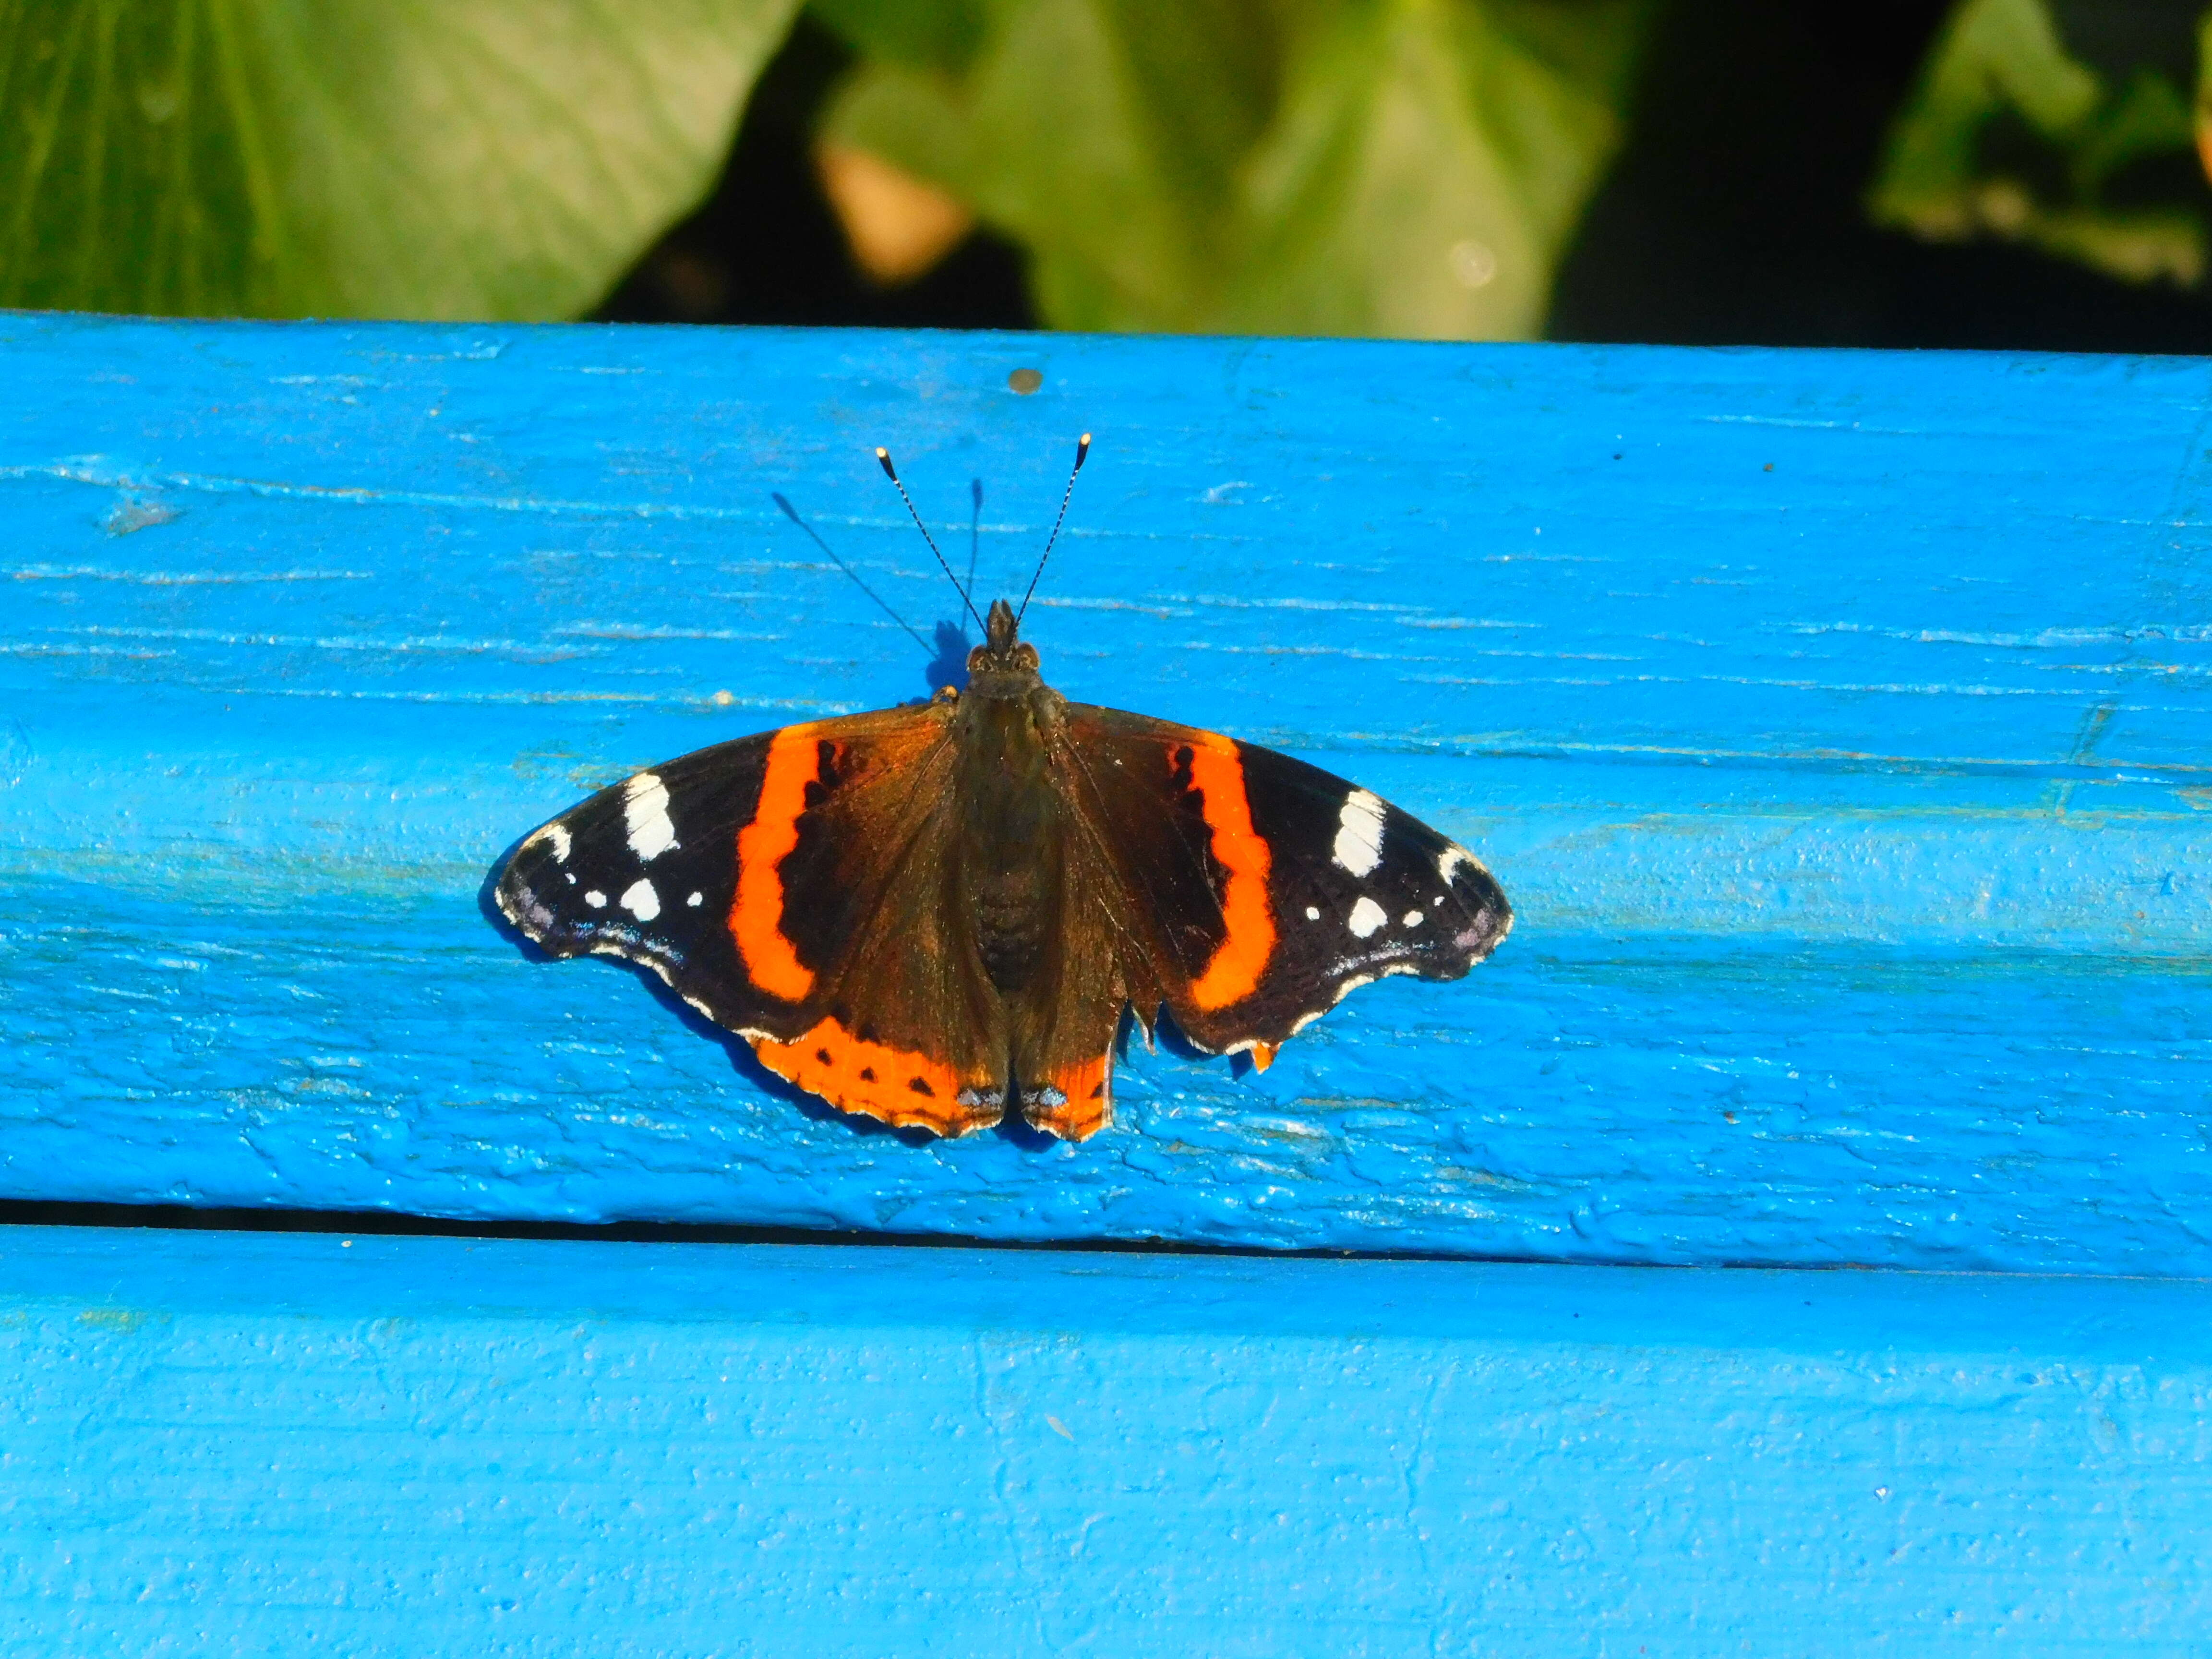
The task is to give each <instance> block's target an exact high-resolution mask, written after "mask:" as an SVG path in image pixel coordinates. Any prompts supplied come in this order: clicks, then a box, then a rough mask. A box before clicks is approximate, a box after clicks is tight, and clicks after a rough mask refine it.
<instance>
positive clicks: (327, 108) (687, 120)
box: [0, 0, 795, 318]
mask: <svg viewBox="0 0 2212 1659" xmlns="http://www.w3.org/2000/svg"><path fill="white" fill-rule="evenodd" d="M793 9H795V3H794V0H629V3H624V4H617V3H612V0H168V3H166V4H155V3H151V0H136V3H134V0H0V131H4V133H5V135H6V137H5V141H4V142H0V305H9V306H29V307H74V308H80V309H88V310H100V311H137V312H151V313H167V314H185V315H203V316H204V315H225V314H242V315H248V316H262V317H296V316H310V315H322V316H355V317H366V316H382V317H423V318H440V317H452V318H462V317H469V318H548V317H563V316H570V315H574V314H575V313H577V312H579V311H581V310H583V309H585V308H586V307H588V306H590V305H591V304H592V302H593V301H596V300H597V299H598V298H599V296H600V295H602V294H603V293H605V290H606V289H608V288H609V287H610V286H611V284H612V283H613V282H614V281H615V279H616V278H617V276H620V275H621V273H622V271H623V270H624V269H625V268H626V267H627V266H628V265H629V264H630V263H631V262H632V261H634V260H635V258H637V256H638V253H639V252H640V251H641V249H642V248H643V247H644V246H646V245H647V242H648V241H649V240H650V239H651V238H652V237H653V235H654V234H657V233H658V232H659V230H661V229H662V228H665V226H666V225H667V224H668V223H669V222H671V221H672V220H673V219H674V218H676V217H677V216H679V215H680V214H682V213H683V212H684V210H686V209H688V208H689V207H690V206H691V205H692V204H694V203H695V202H696V201H697V199H698V198H699V197H700V196H701V195H702V194H703V193H704V191H706V190H707V188H708V185H710V184H711V182H712V180H713V178H714V173H715V170H716V167H718V165H719V163H720V161H721V159H722V157H723V155H724V154H725V152H726V149H727V148H728V144H729V142H730V138H731V135H732V132H733V131H734V130H735V126H736V123H737V118H738V112H739V111H740V110H741V108H742V106H743V103H744V96H745V94H746V93H747V91H748V90H749V89H750V87H751V84H752V82H753V79H754V77H755V76H756V75H757V74H758V72H759V70H760V69H761V66H762V65H763V63H764V62H765V61H766V59H767V58H768V55H769V52H772V51H773V50H774V49H775V46H776V45H777V43H778V42H779V41H780V40H781V38H782V36H783V33H784V31H785V29H786V27H787V25H788V23H789V21H790V17H791V14H792V12H793Z"/></svg>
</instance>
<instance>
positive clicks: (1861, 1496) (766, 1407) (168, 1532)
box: [0, 1228, 2212, 1659]
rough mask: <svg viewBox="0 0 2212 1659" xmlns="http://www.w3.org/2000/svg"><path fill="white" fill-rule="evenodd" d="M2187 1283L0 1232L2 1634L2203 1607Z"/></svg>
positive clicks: (1987, 1633)
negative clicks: (6, 1542)
mask: <svg viewBox="0 0 2212 1659" xmlns="http://www.w3.org/2000/svg"><path fill="white" fill-rule="evenodd" d="M2208 1333H2212V1286H2207V1285H2203V1284H2202V1283H2191V1282H2163V1283H2162V1282H2160V1281H2156V1280H2141V1279H2138V1280H2101V1281H2100V1280H2093V1279H2079V1278H2076V1279H2037V1278H2033V1277H2030V1276H2025V1275H2023V1276H2016V1277H2006V1276H1999V1275H1987V1274H1984V1275H1945V1274H1932V1275H1922V1274H1901V1273H1803V1272H1735V1273H1724V1272H1711V1271H1699V1270H1694V1269H1692V1270H1680V1271H1670V1270H1658V1271H1652V1272H1644V1273H1628V1272H1623V1271H1620V1270H1619V1269H1606V1268H1593V1267H1549V1266H1528V1265H1500V1264H1482V1263H1470V1262H1382V1261H1255V1260H1249V1259H1247V1260H1241V1261H1226V1260H1211V1261H1209V1260H1192V1259H1188V1258H1185V1259H1180V1260H1177V1259H1166V1258H1160V1257H1133V1256H1110V1255H1087V1256H1086V1255H1079V1254H1074V1253H1063V1252H1056V1251H1052V1252H1044V1251H1040V1252H1018V1251H1001V1252H987V1253H978V1252H970V1251H967V1250H960V1249H821V1248H805V1247H796V1248H794V1247H783V1248H775V1247H745V1248H730V1247H714V1246H665V1245H650V1246H641V1245H605V1244H544V1243H534V1244H525V1243H496V1242H492V1241H473V1242H471V1241H463V1240H451V1239H395V1238H381V1239H380V1238H359V1239H356V1240H354V1241H352V1242H351V1243H350V1245H348V1244H347V1243H345V1242H344V1241H343V1240H342V1239H340V1238H337V1237H304V1236H293V1237H285V1236H283V1235H260V1236H240V1235H228V1236H226V1235H222V1234H180V1233H167V1234H161V1233H155V1234H148V1233H143V1232H132V1231H118V1230H106V1231H99V1232H92V1233H80V1232H72V1231H68V1230H61V1229H54V1230H46V1229H31V1228H11V1229H6V1230H0V1365H4V1366H5V1369H6V1375H7V1376H8V1377H9V1387H8V1388H7V1389H5V1390H4V1391H0V1444H4V1446H5V1449H6V1450H5V1458H6V1469H7V1482H6V1495H5V1502H4V1506H3V1508H0V1512H4V1515H5V1520H6V1528H7V1536H8V1538H9V1549H8V1550H7V1552H6V1566H5V1569H4V1571H0V1650H5V1651H7V1652H9V1653H11V1654H22V1655H25V1656H32V1655H37V1656H40V1659H44V1656H46V1655H50V1654H58V1653H94V1652H98V1653H132V1654H152V1655H162V1656H185V1655H195V1654H222V1655H228V1656H247V1655H264V1654H266V1655H270V1656H284V1659H290V1656H295V1655H299V1654H305V1653H316V1654H331V1655H354V1654H363V1655H366V1654H390V1653H441V1654H444V1653H453V1654H470V1655H481V1656H484V1659H498V1656H507V1655H513V1656H523V1655H528V1656H532V1659H545V1656H562V1655H578V1656H582V1655H591V1656H595V1659H623V1656H632V1655H635V1656H651V1659H681V1656H688V1655H707V1654H720V1655H756V1654H757V1655H783V1654H791V1653H802V1652H803V1653H806V1654H819V1655H822V1656H825V1659H836V1656H843V1655H855V1656H862V1655H865V1656H871V1659H876V1656H903V1655H924V1654H927V1655H933V1656H934V1655H951V1654H958V1655H965V1654H982V1653H991V1654H1005V1655H1007V1656H1010V1659H1015V1656H1025V1655H1031V1654H1036V1655H1046V1654H1050V1655H1060V1654H1067V1653H1099V1654H1114V1655H1128V1656H1148V1655H1155V1654H1158V1655H1166V1656H1174V1659H1182V1656H1186V1655H1189V1654H1194V1653H1220V1654H1231V1655H1240V1654H1250V1655H1315V1656H1330V1659H1336V1656H1352V1659H1358V1656H1383V1655H1393V1656H1395V1655H1407V1656H1414V1655H1419V1656H1429V1655H1433V1654H1439V1653H1443V1654H1468V1653H1477V1654H1485V1655H1498V1656H1522V1655H1526V1656H1531V1659H1553V1656H1556V1655H1559V1654H1597V1655H1633V1654H1637V1653H1639V1652H1641V1653H1644V1654H1646V1655H1650V1656H1660V1659H1692V1656H1695V1659H1704V1656H1707V1655H1711V1654H1716V1653H1736V1652H1749V1653H1754V1654H1792V1655H1802V1656H1808V1659H1820V1656H1837V1659H1857V1656H1861V1655H1864V1654H1868V1653H1887V1652H1896V1653H1910V1654H1914V1655H1924V1656H1961V1659H1963V1656H1970V1655H1972V1656H1979V1655H1984V1654H1987V1653H1990V1652H1992V1651H2002V1652H2005V1653H2008V1654H2015V1653H2016V1654H2024V1655H2053V1656H2056V1655H2080V1654H2087V1653H2096V1654H2100V1655H2102V1654H2117V1655H2146V1656H2148V1655H2170V1656H2177V1659H2178V1656H2183V1655H2190V1654H2196V1653H2201V1652H2202V1651H2203V1632H2204V1631H2205V1630H2206V1628H2207V1627H2208V1626H2212V1567H2208V1565H2207V1559H2206V1556H2205V1553H2204V1551H2203V1548H2202V1540H2203V1515H2204V1513H2205V1507H2206V1504H2207V1503H2208V1502H2212V1490H2208V1486H2212V1474H2208V1471H2212V1444H2208V1437H2212V1431H2208V1429H2207V1427H2206V1425H2207V1421H2208V1407H2212V1338H2208Z"/></svg>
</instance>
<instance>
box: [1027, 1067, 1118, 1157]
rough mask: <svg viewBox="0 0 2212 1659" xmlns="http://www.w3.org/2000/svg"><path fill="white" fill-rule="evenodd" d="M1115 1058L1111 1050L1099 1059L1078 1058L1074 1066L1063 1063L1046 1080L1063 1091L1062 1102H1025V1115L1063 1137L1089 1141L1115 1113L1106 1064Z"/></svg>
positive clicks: (1043, 1127) (1050, 1131)
mask: <svg viewBox="0 0 2212 1659" xmlns="http://www.w3.org/2000/svg"><path fill="white" fill-rule="evenodd" d="M1112 1058H1113V1055H1112V1051H1111V1050H1109V1051H1108V1052H1107V1053H1105V1054H1100V1055H1099V1056H1098V1057H1097V1059H1096V1060H1077V1061H1076V1062H1075V1063H1074V1064H1073V1066H1061V1067H1060V1069H1059V1070H1058V1071H1056V1072H1054V1073H1052V1075H1051V1076H1049V1077H1048V1078H1047V1079H1045V1081H1046V1082H1047V1083H1048V1084H1049V1085H1051V1086H1052V1087H1053V1088H1054V1089H1056V1090H1058V1091H1060V1104H1059V1105H1057V1106H1048V1105H1045V1104H1044V1103H1042V1102H1041V1101H1040V1102H1036V1103H1031V1104H1026V1105H1024V1107H1023V1108H1022V1111H1023V1115H1024V1116H1026V1117H1027V1118H1028V1119H1029V1121H1030V1123H1031V1124H1032V1125H1033V1126H1034V1127H1037V1128H1040V1129H1042V1130H1045V1131H1046V1132H1047V1133H1051V1134H1056V1135H1058V1136H1059V1137H1060V1139H1062V1140H1088V1139H1090V1138H1091V1136H1092V1135H1095V1134H1097V1133H1098V1132H1099V1130H1101V1129H1103V1128H1104V1127H1106V1125H1107V1123H1108V1122H1109V1121H1110V1120H1111V1119H1112V1117H1113V1115H1114V1103H1113V1102H1112V1100H1111V1099H1110V1098H1109V1096H1108V1094H1107V1090H1106V1073H1107V1063H1108V1061H1109V1060H1111V1059H1112Z"/></svg>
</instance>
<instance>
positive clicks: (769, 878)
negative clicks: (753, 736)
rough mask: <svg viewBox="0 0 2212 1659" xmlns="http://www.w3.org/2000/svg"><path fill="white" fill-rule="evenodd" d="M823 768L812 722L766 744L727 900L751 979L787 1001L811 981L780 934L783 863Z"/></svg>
mask: <svg viewBox="0 0 2212 1659" xmlns="http://www.w3.org/2000/svg"><path fill="white" fill-rule="evenodd" d="M820 770H821V750H820V748H819V745H818V744H817V739H816V738H815V736H814V728H813V726H786V727H784V728H783V730H782V731H781V732H777V733H776V734H775V738H773V739H771V740H770V742H769V746H768V769H767V770H766V772H765V773H763V775H762V777H761V792H760V805H757V806H756V807H755V808H754V809H753V821H752V822H751V823H749V824H747V825H746V826H745V827H744V829H740V830H738V896H737V897H736V898H735V899H733V900H732V902H731V904H730V937H731V938H732V939H735V940H736V941H737V944H738V955H739V956H740V957H744V963H745V972H746V973H747V974H749V975H751V976H752V981H753V983H754V984H756V985H757V986H759V987H760V988H761V989H762V990H763V991H765V992H767V993H768V994H769V995H770V996H772V997H781V998H782V999H783V1000H785V1001H786V1002H800V1001H804V1000H805V997H806V995H807V994H808V993H809V992H810V991H811V990H813V988H814V975H813V973H812V972H811V970H810V969H808V968H807V966H806V964H805V963H803V962H801V961H800V960H799V953H798V951H794V950H793V949H792V945H791V941H790V940H789V939H787V938H786V937H785V936H784V932H783V876H782V874H781V865H782V863H783V860H784V859H785V857H786V855H787V854H789V853H790V851H791V849H792V848H794V847H796V846H798V845H799V815H800V814H801V813H803V812H804V811H806V786H807V785H808V784H810V783H812V782H813V781H815V778H816V776H817V774H818V773H819V772H820Z"/></svg>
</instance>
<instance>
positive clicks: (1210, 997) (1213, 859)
mask: <svg viewBox="0 0 2212 1659" xmlns="http://www.w3.org/2000/svg"><path fill="white" fill-rule="evenodd" d="M1058 761H1059V765H1058V775H1059V776H1060V778H1061V779H1062V780H1063V783H1062V787H1063V788H1064V789H1065V791H1066V793H1067V795H1068V797H1069V799H1071V801H1072V802H1073V803H1074V805H1075V808H1076V811H1077V812H1078V814H1079V817H1081V818H1082V819H1083V820H1084V821H1085V829H1086V834H1085V836H1084V838H1083V840H1084V844H1085V848H1086V852H1087V854H1088V856H1089V858H1090V860H1091V861H1092V863H1093V864H1094V865H1095V866H1097V868H1098V872H1099V874H1100V875H1101V877H1102V878H1104V879H1106V880H1108V881H1109V882H1110V884H1111V886H1112V890H1113V891H1114V893H1115V898H1116V902H1115V905H1114V910H1115V918H1114V920H1115V928H1114V932H1115V935H1116V936H1117V937H1118V938H1119V939H1120V940H1121V948H1122V949H1123V950H1125V951H1127V956H1126V957H1125V967H1124V977H1125V979H1126V980H1127V983H1128V986H1129V993H1130V995H1131V998H1132V1000H1134V1001H1135V1003H1136V1006H1137V1009H1138V1012H1139V1017H1140V1018H1147V1019H1149V1018H1151V1016H1152V1012H1153V1010H1154V1009H1155V1008H1157V1007H1158V1006H1159V1005H1160V1004H1161V1003H1163V1002H1164V1003H1165V1005H1166V1006H1167V1007H1168V1009H1169V1011H1170V1013H1171V1014H1172V1015H1173V1016H1174V1018H1175V1021H1176V1024H1177V1025H1178V1026H1179V1027H1180V1028H1181V1029H1182V1031H1183V1032H1184V1034H1185V1035H1186V1036H1188V1037H1189V1038H1190V1039H1191V1040H1192V1041H1193V1042H1196V1043H1198V1044H1199V1045H1200V1047H1202V1048H1209V1049H1212V1050H1213V1051H1215V1052H1217V1053H1218V1052H1224V1051H1229V1050H1234V1049H1243V1048H1249V1049H1252V1050H1255V1051H1256V1053H1257V1054H1259V1056H1260V1058H1261V1061H1262V1063H1265V1061H1266V1060H1268V1059H1270V1058H1272V1057H1273V1050H1274V1046H1275V1045H1276V1044H1278V1043H1279V1042H1282V1041H1283V1040H1284V1039H1285V1038H1286V1037H1288V1036H1291V1034H1292V1033H1293V1032H1295V1031H1296V1030H1297V1029H1298V1028H1299V1027H1300V1026H1302V1025H1303V1024H1305V1023H1306V1022H1307V1021H1309V1020H1310V1019H1312V1018H1316V1016H1318V1015H1320V1014H1322V1013H1324V1012H1327V1011H1328V1009H1329V1008H1331V1007H1333V1006H1335V1004H1336V1003H1337V1001H1338V1000H1340V999H1341V998H1342V997H1343V996H1344V994H1346V992H1347V991H1349V990H1351V989H1352V988H1353V987H1356V986H1358V985H1363V984H1365V983H1366V982H1367V981H1370V980H1373V979H1376V978H1379V977H1381V976H1382V975H1386V974H1418V975H1421V976H1422V977H1424V978H1428V979H1455V978H1457V977H1458V976H1460V975H1462V974H1464V973H1466V972H1467V971H1468V969H1470V968H1472V967H1473V966H1474V964H1475V963H1478V962H1480V960H1481V959H1482V958H1483V957H1486V956H1487V955H1489V954H1490V952H1491V951H1492V950H1493V949H1494V948H1496V946H1497V945H1498V941H1499V940H1500V939H1504V936H1505V933H1506V931H1507V930H1508V928H1510V926H1511V924H1512V912H1511V908H1510V906H1508V905H1507V903H1506V902H1505V896H1504V893H1503V892H1502V891H1501V890H1499V888H1498V884H1497V883H1496V882H1495V881H1494V880H1492V878H1491V875H1490V872H1488V871H1487V870H1486V869H1485V868H1484V867H1483V866H1482V865H1481V863H1480V861H1478V860H1476V859H1475V858H1474V855H1473V854H1470V853H1468V851H1467V850H1466V849H1465V848H1462V847H1460V846H1458V845H1457V844H1456V843H1455V842H1451V841H1450V840H1449V839H1447V838H1446V837H1445V836H1441V835H1439V834H1437V832H1436V831H1435V830H1433V829H1430V828H1429V827H1428V826H1427V825H1425V824H1424V823H1421V822H1420V821H1419V820H1418V819H1416V818H1414V817H1412V816H1410V815H1409V814H1407V813H1405V812H1402V811H1399V810H1398V809H1397V808H1395V807H1393V806H1391V805H1389V804H1388V803H1387V802H1384V801H1383V800H1380V799H1377V798H1376V796H1375V795H1373V794H1371V793H1369V792H1368V791H1366V790H1364V789H1361V788H1358V787H1356V786H1355V785H1352V784H1351V783H1349V782H1347V781H1345V780H1344V779H1342V778H1339V777H1335V776H1334V775H1331V774H1329V773H1327V772H1324V771H1322V769H1319V768H1318V767H1315V766H1310V765H1308V764H1306V763H1304V762H1303V761H1299V760H1296V759H1293V758H1292V757H1290V756H1288V755H1285V754H1281V753H1279V752H1278V751H1276V750H1271V749H1263V748H1261V747H1259V746H1257V745H1256V744H1243V743H1238V742H1236V741H1235V740H1234V739H1231V738H1225V737H1221V736H1218V735H1217V734H1215V733H1212V732H1200V731H1197V730H1195V729H1194V728H1191V727H1188V726H1175V725H1171V724H1170V723H1169V722H1167V721H1164V720H1152V719H1149V718H1147V717H1146V716H1144V715H1140V714H1123V713H1121V712H1120V711H1118V710H1114V709H1105V708H1087V707H1084V706H1082V705H1070V706H1069V708H1068V711H1067V716H1066V731H1065V738H1064V740H1063V742H1062V743H1061V744H1060V750H1059V755H1058Z"/></svg>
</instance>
